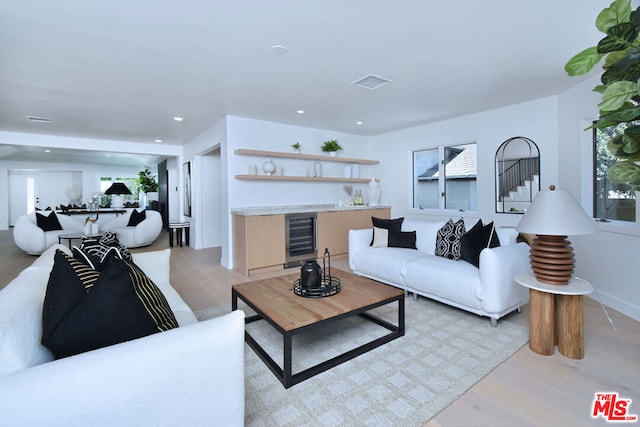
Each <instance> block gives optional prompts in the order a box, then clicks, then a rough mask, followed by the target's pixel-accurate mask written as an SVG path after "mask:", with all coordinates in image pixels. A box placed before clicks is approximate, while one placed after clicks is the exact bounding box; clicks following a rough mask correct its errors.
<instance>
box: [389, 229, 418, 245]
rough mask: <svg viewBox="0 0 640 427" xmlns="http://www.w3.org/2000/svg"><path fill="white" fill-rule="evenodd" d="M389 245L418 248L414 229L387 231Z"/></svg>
mask: <svg viewBox="0 0 640 427" xmlns="http://www.w3.org/2000/svg"><path fill="white" fill-rule="evenodd" d="M389 247H391V248H407V249H418V248H417V247H416V232H415V231H398V232H390V233H389Z"/></svg>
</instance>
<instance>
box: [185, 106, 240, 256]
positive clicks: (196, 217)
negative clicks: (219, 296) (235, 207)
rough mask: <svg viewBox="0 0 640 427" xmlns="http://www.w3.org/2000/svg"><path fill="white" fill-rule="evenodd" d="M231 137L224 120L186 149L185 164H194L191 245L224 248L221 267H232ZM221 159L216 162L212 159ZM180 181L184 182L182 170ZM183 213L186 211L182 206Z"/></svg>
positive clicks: (186, 218) (187, 219) (192, 165)
mask: <svg viewBox="0 0 640 427" xmlns="http://www.w3.org/2000/svg"><path fill="white" fill-rule="evenodd" d="M226 138H227V119H226V118H223V119H221V120H219V121H217V122H216V123H214V124H213V125H212V126H211V127H210V128H208V129H207V130H205V131H204V132H202V133H201V134H199V135H198V136H196V137H195V138H193V139H192V140H191V141H189V143H188V144H187V145H186V146H185V150H184V156H183V158H182V160H181V162H191V179H192V186H193V199H192V206H191V211H192V212H191V217H183V220H184V221H188V222H190V223H191V227H190V230H189V231H190V233H191V242H192V243H191V244H192V246H193V247H194V248H196V249H202V248H205V247H212V246H221V247H222V259H221V264H222V265H223V266H225V267H228V258H229V256H228V253H229V252H228V246H229V243H228V242H229V235H228V232H227V230H228V229H229V225H228V223H227V212H228V210H229V209H228V201H227V198H226V185H227V184H226V183H227V177H226V162H225V161H224V160H223V159H224V157H223V156H224V154H223V153H224V152H225V146H226ZM214 152H215V153H216V154H215V155H214V157H216V156H217V157H219V158H220V160H219V161H216V160H215V159H213V158H211V155H212V153H214ZM180 174H181V176H180V182H184V181H183V180H184V176H182V167H181V169H180ZM180 212H183V210H182V207H181V208H180Z"/></svg>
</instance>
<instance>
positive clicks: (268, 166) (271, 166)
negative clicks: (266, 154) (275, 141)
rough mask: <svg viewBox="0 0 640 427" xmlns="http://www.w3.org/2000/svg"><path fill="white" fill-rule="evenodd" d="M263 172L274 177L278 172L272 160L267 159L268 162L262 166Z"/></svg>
mask: <svg viewBox="0 0 640 427" xmlns="http://www.w3.org/2000/svg"><path fill="white" fill-rule="evenodd" d="M262 170H263V171H264V173H265V174H267V175H273V172H275V170H276V165H274V164H273V162H272V161H271V159H267V161H265V162H264V163H263V164H262Z"/></svg>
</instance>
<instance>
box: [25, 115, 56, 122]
mask: <svg viewBox="0 0 640 427" xmlns="http://www.w3.org/2000/svg"><path fill="white" fill-rule="evenodd" d="M25 117H26V118H27V120H29V121H30V122H36V123H45V124H51V122H53V120H51V119H50V118H48V117H36V116H25Z"/></svg>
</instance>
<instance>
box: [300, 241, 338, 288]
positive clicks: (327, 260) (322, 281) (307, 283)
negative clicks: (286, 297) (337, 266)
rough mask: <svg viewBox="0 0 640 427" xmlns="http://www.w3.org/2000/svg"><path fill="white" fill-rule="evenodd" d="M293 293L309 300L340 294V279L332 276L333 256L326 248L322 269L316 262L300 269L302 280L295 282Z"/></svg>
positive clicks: (307, 262) (313, 261) (306, 263)
mask: <svg viewBox="0 0 640 427" xmlns="http://www.w3.org/2000/svg"><path fill="white" fill-rule="evenodd" d="M293 292H294V293H295V294H296V295H299V296H301V297H307V298H322V297H328V296H331V295H335V294H337V293H338V292H340V279H338V278H337V277H333V276H332V275H331V254H330V253H329V249H328V248H325V250H324V255H323V256H322V267H320V264H318V262H317V261H316V260H309V261H306V262H305V263H304V265H303V266H302V268H301V269H300V278H299V279H296V280H295V281H294V282H293Z"/></svg>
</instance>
